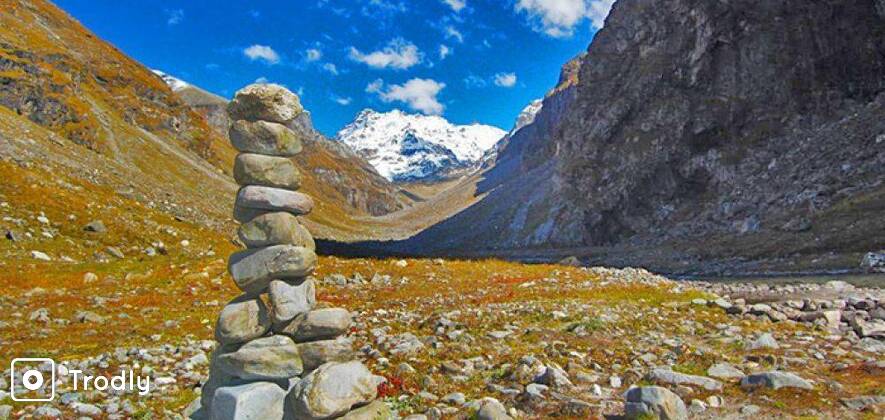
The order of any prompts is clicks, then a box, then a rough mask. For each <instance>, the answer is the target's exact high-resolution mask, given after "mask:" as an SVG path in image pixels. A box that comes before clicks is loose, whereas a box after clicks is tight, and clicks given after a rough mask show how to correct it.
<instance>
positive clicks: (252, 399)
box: [212, 382, 286, 420]
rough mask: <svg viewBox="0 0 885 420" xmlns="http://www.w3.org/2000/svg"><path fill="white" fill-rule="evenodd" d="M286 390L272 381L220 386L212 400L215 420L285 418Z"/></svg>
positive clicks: (271, 419) (268, 419)
mask: <svg viewBox="0 0 885 420" xmlns="http://www.w3.org/2000/svg"><path fill="white" fill-rule="evenodd" d="M285 401H286V391H285V390H284V389H282V388H280V387H279V386H278V385H277V384H274V383H271V382H253V383H249V384H245V385H238V386H229V387H222V388H218V390H216V391H215V397H214V398H213V400H212V413H213V417H212V418H213V420H253V419H254V420H264V419H267V420H274V419H282V418H283V406H284V404H285Z"/></svg>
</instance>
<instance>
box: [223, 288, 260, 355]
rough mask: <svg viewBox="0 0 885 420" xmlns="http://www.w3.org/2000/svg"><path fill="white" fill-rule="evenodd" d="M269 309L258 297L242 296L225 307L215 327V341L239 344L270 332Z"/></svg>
mask: <svg viewBox="0 0 885 420" xmlns="http://www.w3.org/2000/svg"><path fill="white" fill-rule="evenodd" d="M270 325H271V323H270V316H268V313H267V307H266V306H265V305H264V302H263V301H262V300H261V299H260V298H259V297H257V296H255V297H249V296H240V297H238V298H236V299H234V300H233V301H231V302H230V303H228V304H227V306H225V307H224V309H222V310H221V313H220V314H219V315H218V322H217V323H216V325H215V340H217V341H218V342H219V343H221V344H237V343H245V342H247V341H250V340H253V339H256V338H258V337H261V336H262V335H264V334H265V333H266V332H267V331H268V330H270Z"/></svg>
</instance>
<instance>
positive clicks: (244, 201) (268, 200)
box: [234, 185, 314, 223]
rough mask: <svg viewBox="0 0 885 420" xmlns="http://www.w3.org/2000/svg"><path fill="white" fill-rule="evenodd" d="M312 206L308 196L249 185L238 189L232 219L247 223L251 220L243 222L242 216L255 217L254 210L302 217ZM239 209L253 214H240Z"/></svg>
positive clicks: (311, 200)
mask: <svg viewBox="0 0 885 420" xmlns="http://www.w3.org/2000/svg"><path fill="white" fill-rule="evenodd" d="M313 206H314V204H313V199H312V198H310V196H309V195H306V194H302V193H300V192H296V191H289V190H284V189H280V188H271V187H261V186H257V185H250V186H246V187H243V188H240V191H239V192H238V193H237V201H236V203H235V207H236V208H235V210H234V217H235V218H236V219H237V221H240V222H244V223H245V222H248V221H250V220H251V218H250V219H248V220H243V216H242V215H249V214H253V215H254V216H257V215H258V214H255V212H254V210H259V211H260V212H259V214H261V213H269V212H278V211H286V212H289V213H292V214H294V215H296V216H303V215H305V214H308V213H310V212H311V210H313ZM239 209H244V210H253V212H248V211H246V212H241V211H240V210H239ZM254 216H253V217H254Z"/></svg>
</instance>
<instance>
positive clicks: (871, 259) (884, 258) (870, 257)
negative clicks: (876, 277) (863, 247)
mask: <svg viewBox="0 0 885 420" xmlns="http://www.w3.org/2000/svg"><path fill="white" fill-rule="evenodd" d="M860 266H861V268H863V269H864V270H865V271H867V272H875V273H885V250H883V251H878V252H868V253H866V254H865V255H864V256H863V260H861V262H860Z"/></svg>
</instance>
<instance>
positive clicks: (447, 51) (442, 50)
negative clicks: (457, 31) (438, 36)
mask: <svg viewBox="0 0 885 420" xmlns="http://www.w3.org/2000/svg"><path fill="white" fill-rule="evenodd" d="M451 54H452V49H451V48H449V47H447V46H445V45H440V46H439V59H440V60H445V59H446V57H448V56H450V55H451Z"/></svg>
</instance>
